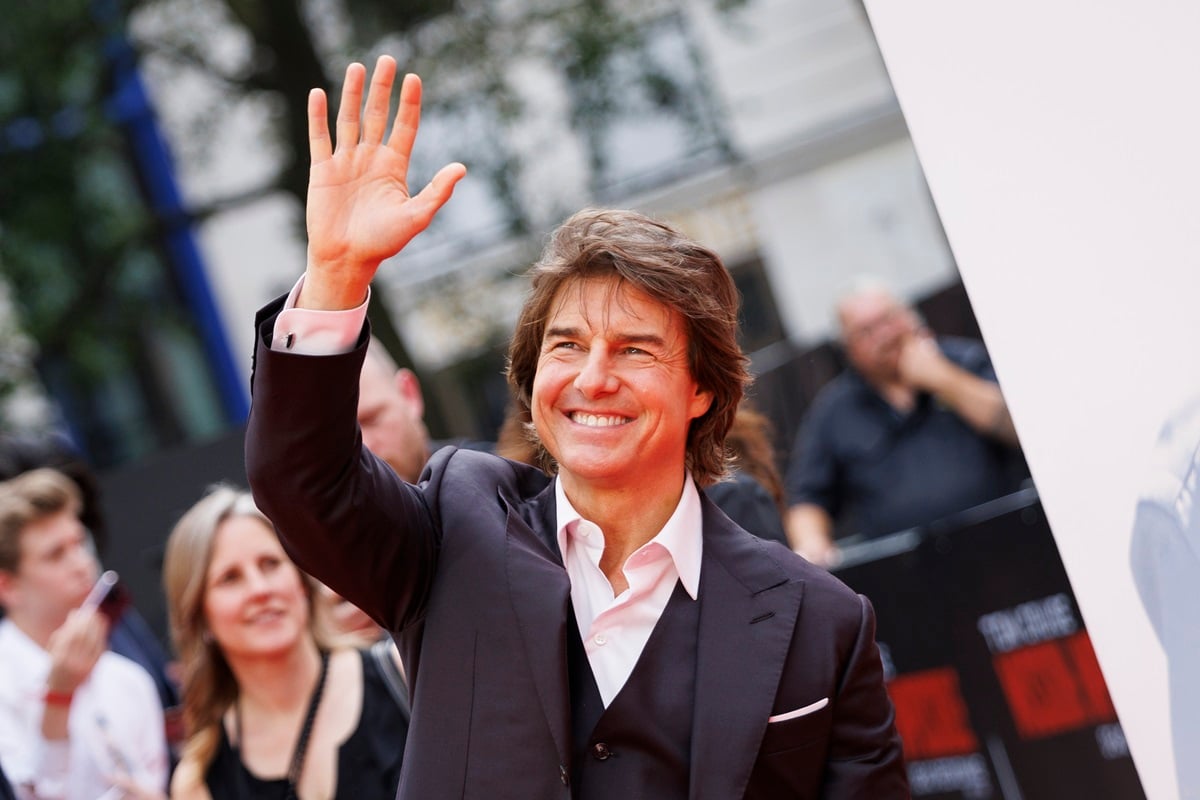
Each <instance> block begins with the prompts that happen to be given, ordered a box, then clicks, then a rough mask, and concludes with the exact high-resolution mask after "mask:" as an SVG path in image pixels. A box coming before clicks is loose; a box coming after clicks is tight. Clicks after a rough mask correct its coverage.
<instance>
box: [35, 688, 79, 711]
mask: <svg viewBox="0 0 1200 800" xmlns="http://www.w3.org/2000/svg"><path fill="white" fill-rule="evenodd" d="M74 699H75V692H74V691H69V692H67V691H62V690H59V689H50V688H47V689H46V692H45V694H43V695H42V700H43V702H45V704H46V705H48V706H58V707H60V708H70V707H71V701H72V700H74Z"/></svg>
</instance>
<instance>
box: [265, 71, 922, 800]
mask: <svg viewBox="0 0 1200 800" xmlns="http://www.w3.org/2000/svg"><path fill="white" fill-rule="evenodd" d="M394 75H395V63H394V62H393V61H392V60H391V59H390V58H386V57H384V58H381V59H380V60H379V63H378V65H377V67H376V70H375V74H374V78H373V83H372V85H371V89H370V92H369V94H368V97H367V100H366V106H365V111H363V112H362V113H361V115H360V109H359V106H360V103H361V101H362V95H363V89H364V83H365V70H364V69H363V67H362V66H361V65H358V64H355V65H351V67H350V68H349V69H348V70H347V73H346V82H345V85H344V87H343V94H342V97H343V99H342V105H341V108H340V110H339V114H338V123H337V138H338V142H337V148H336V150H335V149H334V148H333V145H332V142H331V140H330V136H329V131H328V127H327V122H326V107H325V98H324V94H323V93H322V92H320V91H314V93H313V95H312V100H311V104H310V109H309V110H310V114H309V124H310V139H311V150H312V160H313V166H312V172H311V179H310V187H309V196H308V227H309V259H308V267H307V270H306V272H305V275H304V277H303V278H302V280H301V281H300V283H298V284H297V286H296V288H295V289H294V290H293V291H292V293H291V294H290V295H289V296H288V297H286V298H280V299H279V300H277V301H276V302H275V303H273V304H271V305H269V306H267V307H266V308H265V309H263V311H262V312H261V313H260V315H259V320H258V325H259V343H258V348H257V352H256V356H255V359H256V362H255V363H256V368H255V374H254V376H253V378H252V382H253V387H254V405H253V409H252V411H251V417H250V422H249V427H248V430H247V438H246V465H247V473H248V476H249V478H250V482H251V486H252V487H253V489H254V494H255V498H256V500H257V501H258V503H259V505H260V507H261V508H262V509H263V510H264V511H265V512H266V513H267V514H268V516H269V517H271V519H272V520H273V521H274V523H275V524H276V526H277V528H278V530H279V534H280V536H281V538H282V539H283V541H284V543H285V546H286V547H287V548H288V550H289V552H291V553H292V554H293V557H294V558H295V559H296V561H297V563H298V564H300V566H301V567H303V568H304V569H305V570H308V571H310V572H311V573H313V574H314V575H316V576H317V577H318V578H319V579H320V580H322V581H324V582H325V583H327V584H329V585H330V586H331V587H333V588H334V589H335V590H336V591H337V592H338V593H340V594H342V595H343V596H344V597H346V598H347V599H349V600H350V601H351V602H353V603H354V604H356V605H358V606H360V607H361V608H363V609H365V610H367V611H368V612H369V613H370V614H371V615H372V616H373V617H374V618H375V619H376V620H378V621H379V622H380V623H381V624H383V625H385V626H386V627H387V628H388V629H389V630H390V631H392V633H393V635H394V637H395V638H396V640H397V642H398V643H399V645H400V649H401V653H402V654H403V656H404V660H405V663H406V666H407V667H408V673H409V678H410V681H411V690H412V699H413V705H412V722H411V727H410V733H409V738H408V744H407V750H406V755H405V765H404V768H403V772H402V775H401V780H400V788H399V796H400V797H401V798H428V797H437V798H442V797H487V798H520V800H529V799H530V798H532V799H533V800H541V798H546V799H547V800H549V798H585V799H588V800H590V799H591V798H611V797H629V798H656V800H685V799H690V800H730V798H738V797H747V798H789V797H796V798H810V797H811V798H815V797H825V798H860V797H870V798H899V797H907V796H908V787H907V782H906V778H905V773H904V766H903V762H902V759H901V754H900V744H899V740H898V738H897V736H896V732H895V728H894V726H893V724H892V708H891V704H890V703H889V701H888V698H887V696H886V693H885V691H884V685H883V672H882V668H881V665H880V659H879V653H878V649H877V647H876V645H875V641H874V614H873V611H872V610H871V607H870V604H869V603H868V602H867V601H866V600H865V598H862V597H860V596H858V595H855V594H854V593H853V592H852V591H850V590H849V589H847V588H846V587H845V586H843V585H842V584H840V583H839V582H837V581H836V580H835V579H834V578H832V577H831V576H829V575H828V574H827V573H826V572H825V571H824V570H820V569H817V568H815V567H812V566H811V565H809V564H808V563H807V562H805V561H804V560H803V559H802V558H800V557H799V556H796V555H794V554H793V553H791V552H789V551H788V550H787V549H786V548H784V547H782V546H779V545H776V544H772V543H768V542H764V541H763V540H761V539H758V538H756V537H754V536H752V535H751V534H749V533H746V532H745V531H743V530H742V529H740V528H738V527H737V526H736V525H734V524H733V523H732V522H730V521H729V519H728V518H727V517H725V516H724V515H723V514H722V513H721V512H720V511H719V510H718V509H717V508H716V507H715V506H714V505H713V504H712V503H711V502H710V501H709V500H708V499H707V497H706V495H705V492H704V489H705V487H707V486H710V485H712V484H713V483H714V482H716V481H718V480H721V479H722V478H723V477H724V476H725V474H726V471H727V454H726V450H725V436H726V433H727V431H728V429H729V426H730V424H731V423H732V421H733V418H734V415H735V413H736V410H737V406H738V402H739V401H740V400H741V397H742V393H743V389H744V387H745V385H746V384H747V382H748V380H749V376H748V372H747V359H746V358H745V356H744V355H743V354H742V353H741V351H740V349H739V348H738V345H737V305H738V299H737V291H736V289H735V288H734V285H733V281H732V280H731V278H730V276H729V273H728V272H727V271H726V269H725V268H724V266H723V265H722V264H721V261H720V259H719V258H718V257H717V256H716V254H715V253H713V252H712V251H710V250H708V249H706V248H705V247H703V246H702V245H700V244H698V243H697V242H695V241H692V240H690V239H688V238H687V237H685V236H683V235H681V234H680V233H678V232H677V231H675V230H673V229H672V228H670V227H669V226H666V225H664V224H662V223H659V222H656V221H654V220H651V219H649V218H647V217H645V216H643V215H641V214H637V213H634V212H628V211H597V210H588V211H582V212H580V213H578V214H576V215H574V216H573V217H571V218H570V219H568V220H567V221H566V222H565V223H563V225H562V226H561V227H560V228H559V229H558V230H557V231H556V232H555V234H554V236H553V237H552V238H551V240H550V242H549V243H548V245H547V247H546V250H545V252H544V253H543V255H542V257H541V259H540V260H539V261H538V263H537V264H536V265H535V266H534V268H533V270H532V291H531V294H530V296H529V298H528V300H527V302H526V304H525V306H524V308H523V310H522V313H521V315H520V319H519V320H518V323H517V328H516V332H515V334H514V336H513V340H512V343H511V346H510V350H509V373H508V374H509V380H510V383H511V384H512V385H513V387H514V389H515V390H516V393H517V395H518V398H519V401H520V402H521V403H523V404H524V405H525V406H526V407H527V408H528V409H529V410H530V411H531V417H532V426H533V432H534V433H535V434H536V438H537V442H538V449H539V457H538V461H539V463H540V465H541V467H542V469H540V470H539V469H536V468H532V467H529V466H527V465H524V464H518V463H516V462H512V461H507V460H505V459H501V458H498V457H495V456H493V455H490V454H486V453H480V452H475V451H469V450H459V449H455V448H444V449H442V450H440V451H438V452H437V453H435V454H434V455H433V457H432V459H431V460H430V462H429V464H428V465H427V466H426V468H425V470H424V472H423V473H422V475H421V478H420V480H419V482H417V483H416V484H412V483H408V482H405V481H404V480H402V479H401V478H399V477H397V475H396V474H395V472H393V471H392V470H391V469H389V468H387V467H386V465H385V464H384V462H383V461H382V460H380V459H379V458H377V457H376V456H375V455H374V454H372V453H371V452H370V451H369V450H367V449H366V448H364V447H363V444H362V441H363V438H362V435H361V433H360V432H359V429H358V426H357V425H356V421H355V414H356V406H357V398H356V397H355V392H354V387H355V386H357V384H358V375H359V370H360V369H361V366H362V364H363V360H364V357H365V349H366V342H367V339H368V335H369V331H368V330H367V328H366V325H365V304H366V300H367V293H368V285H369V282H370V280H371V278H372V277H373V276H374V274H375V271H376V270H377V269H378V267H379V264H380V262H381V261H382V260H383V259H385V258H388V257H390V256H392V255H394V254H395V253H397V252H399V251H400V250H401V249H402V248H403V247H404V245H405V244H406V243H407V242H408V241H409V240H411V239H412V237H413V236H415V235H417V234H418V233H419V232H420V231H422V230H423V229H424V228H425V227H426V226H427V225H428V224H429V222H430V220H431V219H432V217H433V215H434V214H435V213H436V212H437V210H438V209H439V208H440V207H441V206H442V204H444V203H445V202H446V201H447V200H448V199H449V197H450V194H451V192H452V190H453V187H454V185H455V183H456V182H457V181H458V180H459V179H460V178H462V176H463V175H464V173H465V170H464V168H463V167H462V166H461V165H458V164H452V165H449V166H447V167H445V168H443V170H442V171H440V172H439V173H438V174H437V175H436V176H435V177H434V179H433V181H432V182H431V183H430V185H429V186H427V187H426V188H425V189H424V190H423V191H421V192H420V193H419V194H416V195H410V193H409V191H408V185H407V169H408V161H409V154H410V152H411V149H412V145H413V141H414V139H415V136H416V129H417V121H418V116H419V109H420V82H419V81H418V80H417V78H416V77H415V76H408V77H406V78H405V80H404V83H403V86H402V89H401V93H400V107H399V110H398V112H397V121H396V124H395V127H394V128H393V130H392V132H391V134H390V136H385V134H386V130H385V128H386V123H387V119H388V112H389V95H390V93H391V89H392V83H393V80H394Z"/></svg>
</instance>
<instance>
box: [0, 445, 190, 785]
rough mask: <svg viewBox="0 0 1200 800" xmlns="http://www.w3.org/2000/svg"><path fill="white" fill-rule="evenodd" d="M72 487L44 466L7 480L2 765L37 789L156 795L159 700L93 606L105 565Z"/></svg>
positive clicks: (162, 768)
mask: <svg viewBox="0 0 1200 800" xmlns="http://www.w3.org/2000/svg"><path fill="white" fill-rule="evenodd" d="M80 507H81V499H80V495H79V492H78V490H77V489H76V487H75V484H73V483H72V482H71V480H70V479H69V478H67V477H66V476H64V475H62V474H61V473H59V472H56V471H54V470H50V469H39V470H34V471H32V472H27V473H24V474H23V475H21V476H19V477H17V478H14V479H13V480H10V481H6V482H4V483H2V484H0V605H2V606H3V607H4V609H5V611H6V613H7V616H6V617H5V619H4V620H3V621H0V762H2V763H3V765H4V770H5V772H6V773H7V774H8V776H9V779H10V780H11V781H12V782H13V784H14V785H15V786H16V787H17V788H18V789H19V790H20V791H23V792H25V793H26V794H28V795H29V796H31V797H35V798H66V799H67V800H95V798H97V797H101V796H108V795H106V792H109V790H110V789H113V788H116V789H118V790H120V791H122V792H124V794H123V795H122V796H126V797H135V798H161V797H164V794H163V792H164V790H165V789H166V783H167V771H168V760H167V747H166V738H165V736H164V730H163V714H162V708H161V706H160V705H159V702H158V696H157V693H156V692H155V690H154V685H153V683H152V681H151V680H150V677H149V676H148V675H147V674H146V672H145V670H143V669H142V668H141V667H139V666H138V665H136V664H134V663H133V662H131V661H129V660H128V659H126V658H124V657H122V656H118V655H116V654H115V653H112V652H109V651H108V650H107V645H108V631H109V622H108V620H107V619H106V618H105V617H104V616H103V615H102V614H101V613H100V612H99V611H98V609H97V607H96V604H92V605H89V604H87V603H85V599H87V598H88V597H89V593H90V592H91V590H92V588H93V586H94V585H96V582H97V577H98V573H99V569H98V565H97V563H96V559H95V556H94V555H93V553H92V550H91V543H90V541H89V538H88V535H87V531H86V529H85V528H84V526H83V524H82V523H81V522H80V521H79V516H78V515H79V509H80Z"/></svg>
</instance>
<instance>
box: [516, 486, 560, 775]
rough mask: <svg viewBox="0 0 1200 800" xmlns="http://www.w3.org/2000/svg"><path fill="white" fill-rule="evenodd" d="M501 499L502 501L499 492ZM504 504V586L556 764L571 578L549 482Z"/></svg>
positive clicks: (551, 487)
mask: <svg viewBox="0 0 1200 800" xmlns="http://www.w3.org/2000/svg"><path fill="white" fill-rule="evenodd" d="M501 499H502V500H505V498H503V496H502V497H501ZM505 503H506V505H508V527H507V553H506V559H505V560H506V563H507V570H508V588H509V593H510V594H511V596H512V603H513V609H514V610H515V612H516V615H517V624H518V626H519V628H520V635H521V641H522V643H523V645H524V647H525V652H526V656H527V658H528V659H529V667H530V670H531V672H532V674H533V679H534V682H535V685H536V687H537V693H538V698H539V699H540V700H541V704H542V711H543V712H544V713H545V715H546V721H547V723H548V724H549V727H550V732H551V735H552V736H553V737H554V744H555V745H556V746H557V748H558V755H559V758H560V759H561V761H560V764H563V765H569V764H570V760H569V756H570V752H571V741H570V731H571V724H570V713H571V709H570V690H569V688H568V685H567V638H566V637H567V614H568V613H570V611H569V605H568V603H569V601H570V597H571V582H570V578H568V577H567V571H566V570H565V569H564V568H563V563H562V556H561V554H560V553H559V552H558V540H557V536H556V530H555V516H556V515H555V508H554V482H553V481H551V482H550V485H549V487H547V488H546V489H545V490H544V491H542V492H541V493H540V494H538V495H537V496H536V497H535V498H534V499H533V500H531V501H529V502H528V503H525V504H524V505H522V506H519V507H514V506H512V505H511V504H509V503H508V501H507V500H505Z"/></svg>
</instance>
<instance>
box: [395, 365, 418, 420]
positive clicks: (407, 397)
mask: <svg viewBox="0 0 1200 800" xmlns="http://www.w3.org/2000/svg"><path fill="white" fill-rule="evenodd" d="M396 391H397V392H399V393H400V396H401V397H403V398H404V402H405V403H407V404H408V407H409V408H411V409H412V411H413V414H414V416H415V417H416V418H417V419H418V420H421V419H424V417H425V396H424V395H423V394H422V393H421V382H420V381H419V380H417V375H416V373H415V372H413V371H412V370H411V369H408V368H407V367H401V368H400V369H398V370H396Z"/></svg>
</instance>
